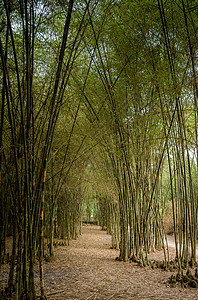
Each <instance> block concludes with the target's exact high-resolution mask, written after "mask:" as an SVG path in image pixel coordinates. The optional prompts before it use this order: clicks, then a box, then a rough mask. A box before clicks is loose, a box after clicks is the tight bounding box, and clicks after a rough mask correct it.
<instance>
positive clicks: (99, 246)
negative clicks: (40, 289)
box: [36, 226, 198, 300]
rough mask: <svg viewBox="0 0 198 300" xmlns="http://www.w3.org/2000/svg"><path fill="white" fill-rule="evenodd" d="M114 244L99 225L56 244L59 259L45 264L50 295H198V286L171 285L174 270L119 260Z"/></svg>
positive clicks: (143, 296)
mask: <svg viewBox="0 0 198 300" xmlns="http://www.w3.org/2000/svg"><path fill="white" fill-rule="evenodd" d="M110 246H111V237H110V236H108V235H106V233H105V232H104V231H101V230H100V229H99V227H97V226H84V227H83V235H82V236H81V237H79V238H78V239H77V240H75V241H72V242H71V245H70V246H69V247H63V246H62V247H58V248H56V260H55V262H50V263H46V264H45V266H44V269H45V291H46V294H48V297H49V299H51V300H52V299H69V300H72V299H82V300H89V299H90V300H94V299H95V300H96V299H101V300H102V299H105V300H110V299H119V300H120V299H123V300H124V299H156V300H160V299H182V300H183V299H198V291H197V289H196V290H195V289H183V288H180V287H176V288H170V287H169V286H168V285H167V284H166V281H167V279H168V278H169V277H170V276H171V274H173V273H171V272H165V271H161V270H152V269H151V268H147V269H144V268H140V267H138V266H136V265H135V264H133V263H130V262H127V263H124V262H119V261H116V260H115V258H116V256H118V254H119V252H118V251H117V250H112V249H110ZM160 256H161V253H160V252H158V253H155V255H153V257H158V258H159V257H160ZM36 281H38V275H36ZM53 293H54V294H53ZM52 294H53V295H52Z"/></svg>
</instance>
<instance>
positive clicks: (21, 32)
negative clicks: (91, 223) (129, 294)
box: [0, 0, 198, 299]
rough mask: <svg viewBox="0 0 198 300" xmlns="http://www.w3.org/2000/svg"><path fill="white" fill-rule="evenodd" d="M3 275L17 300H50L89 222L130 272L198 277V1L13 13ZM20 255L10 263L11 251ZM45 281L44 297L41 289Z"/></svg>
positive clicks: (4, 76)
mask: <svg viewBox="0 0 198 300" xmlns="http://www.w3.org/2000/svg"><path fill="white" fill-rule="evenodd" d="M0 16H1V17H0V54H1V60H0V61H1V62H0V79H1V80H0V89H1V96H0V99H1V100H0V101H1V104H0V105H1V106H0V107H1V116H0V198H1V200H0V265H2V264H3V263H6V262H7V261H9V264H10V272H9V276H8V279H7V288H6V289H7V291H8V294H9V295H10V296H13V297H14V298H15V299H36V298H37V296H38V295H39V293H40V297H41V299H44V298H45V297H46V295H45V290H44V276H43V261H44V259H47V258H48V259H49V258H53V256H54V245H55V244H56V239H62V240H63V241H64V244H65V245H69V242H70V240H71V239H75V238H77V237H78V235H80V234H81V227H82V221H83V216H84V215H85V214H86V215H87V217H88V219H90V218H91V214H93V213H94V219H95V220H97V222H98V224H99V225H101V228H102V229H107V231H108V233H109V234H111V235H112V247H113V248H117V249H119V250H120V254H119V257H118V259H119V260H123V261H127V260H128V259H129V258H131V259H134V260H135V259H136V260H140V261H141V263H142V264H143V265H145V264H146V263H147V256H148V253H149V252H151V251H154V250H155V249H163V251H164V268H166V267H167V266H168V265H169V251H168V244H167V239H166V233H167V230H166V215H167V213H168V209H169V215H170V216H171V219H172V223H173V232H174V238H175V244H176V253H175V259H176V262H177V266H178V272H182V269H183V268H187V267H188V266H192V267H193V266H194V265H195V264H196V242H197V214H198V182H197V175H198V153H197V147H198V132H197V119H198V103H197V101H198V100H197V99H198V82H197V72H198V69H197V68H198V62H197V58H198V54H197V46H198V44H197V42H198V6H197V3H196V1H195V0H175V1H171V0H167V1H164V0H139V1H136V0H131V1H129V0H123V1H120V0H115V1H113V0H105V1H97V0H80V1H73V0H68V1H50V0H48V1H42V0H41V1H35V0H30V1H27V0H17V1H9V0H4V1H3V2H2V3H1V4H0ZM9 239H12V252H11V253H10V255H9V257H8V255H7V242H8V240H9ZM35 272H38V273H39V278H40V284H39V288H40V292H39V291H38V286H36V285H35V282H34V276H35Z"/></svg>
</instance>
